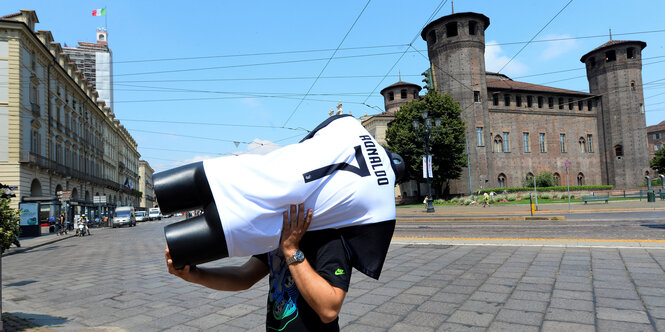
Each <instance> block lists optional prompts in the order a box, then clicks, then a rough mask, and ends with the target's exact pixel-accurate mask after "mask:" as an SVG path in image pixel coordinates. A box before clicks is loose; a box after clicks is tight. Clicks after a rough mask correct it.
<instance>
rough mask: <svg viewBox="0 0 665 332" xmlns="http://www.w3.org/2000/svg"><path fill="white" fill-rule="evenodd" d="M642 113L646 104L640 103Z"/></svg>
mask: <svg viewBox="0 0 665 332" xmlns="http://www.w3.org/2000/svg"><path fill="white" fill-rule="evenodd" d="M640 113H642V114H644V104H640Z"/></svg>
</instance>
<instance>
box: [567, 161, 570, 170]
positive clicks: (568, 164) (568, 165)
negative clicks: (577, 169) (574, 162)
mask: <svg viewBox="0 0 665 332" xmlns="http://www.w3.org/2000/svg"><path fill="white" fill-rule="evenodd" d="M569 167H570V161H569V160H568V159H566V168H569Z"/></svg>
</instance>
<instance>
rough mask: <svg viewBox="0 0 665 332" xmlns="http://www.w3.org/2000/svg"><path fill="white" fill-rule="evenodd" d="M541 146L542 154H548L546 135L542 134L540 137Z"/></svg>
mask: <svg viewBox="0 0 665 332" xmlns="http://www.w3.org/2000/svg"><path fill="white" fill-rule="evenodd" d="M538 140H539V144H540V152H543V153H544V152H547V149H546V146H545V133H540V135H539V137H538Z"/></svg>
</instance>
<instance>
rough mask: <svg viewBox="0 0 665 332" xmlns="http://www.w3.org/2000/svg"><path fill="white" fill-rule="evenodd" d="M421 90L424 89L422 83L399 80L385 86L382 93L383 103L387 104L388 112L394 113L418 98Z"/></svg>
mask: <svg viewBox="0 0 665 332" xmlns="http://www.w3.org/2000/svg"><path fill="white" fill-rule="evenodd" d="M420 90H422V88H421V87H420V85H418V84H413V83H409V82H404V81H399V82H397V83H395V84H391V85H389V86H387V87H385V88H383V90H381V95H382V96H383V104H384V105H385V110H386V112H393V113H394V112H395V111H397V110H399V108H400V107H402V105H404V104H406V103H408V102H410V101H412V100H414V99H418V95H419V94H420Z"/></svg>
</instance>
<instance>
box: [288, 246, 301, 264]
mask: <svg viewBox="0 0 665 332" xmlns="http://www.w3.org/2000/svg"><path fill="white" fill-rule="evenodd" d="M304 260H305V254H303V253H302V251H300V249H297V250H296V252H294V253H293V256H291V257H287V258H286V264H287V265H291V264H293V263H300V262H302V261H304Z"/></svg>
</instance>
